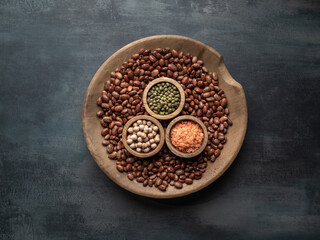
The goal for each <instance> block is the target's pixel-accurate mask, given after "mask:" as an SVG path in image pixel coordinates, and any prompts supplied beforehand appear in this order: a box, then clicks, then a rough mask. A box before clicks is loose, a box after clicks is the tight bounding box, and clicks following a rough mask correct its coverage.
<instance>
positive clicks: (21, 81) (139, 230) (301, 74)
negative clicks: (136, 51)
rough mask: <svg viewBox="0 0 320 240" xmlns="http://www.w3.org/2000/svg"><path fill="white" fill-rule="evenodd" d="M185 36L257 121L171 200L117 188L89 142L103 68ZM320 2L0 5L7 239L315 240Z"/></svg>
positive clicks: (3, 225)
mask: <svg viewBox="0 0 320 240" xmlns="http://www.w3.org/2000/svg"><path fill="white" fill-rule="evenodd" d="M155 34H180V35H185V36H189V37H192V38H195V39H198V40H200V41H203V42H205V43H207V44H209V45H210V46H212V47H214V48H215V49H217V50H218V51H219V52H220V53H221V54H222V55H223V56H224V58H225V62H226V65H227V66H228V69H229V71H230V72H231V74H232V76H233V77H234V78H235V79H236V80H238V81H239V82H240V83H241V84H242V85H243V87H244V89H245V92H246V96H247V101H248V108H249V123H248V131H247V136H246V139H245V142H244V145H243V147H242V150H241V152H240V154H239V155H238V157H237V159H236V161H235V163H234V164H233V165H232V166H231V167H230V169H229V170H228V171H227V172H226V173H225V174H224V175H223V176H222V177H221V178H220V179H219V180H218V181H216V182H215V183H214V184H212V185H211V186H209V187H208V188H206V189H205V190H203V191H201V192H199V193H196V194H194V195H191V196H189V197H185V198H182V199H176V200H161V201H160V200H152V199H146V198H143V197H139V196H135V195H133V194H131V193H129V192H126V191H125V190H123V189H121V188H120V187H118V186H117V185H115V184H114V183H113V182H111V181H110V180H109V179H108V178H107V177H106V176H105V175H104V174H103V173H102V171H100V169H99V168H98V167H97V165H96V164H95V163H94V161H93V160H92V158H91V156H90V154H89V152H88V150H87V148H86V144H85V142H84V139H83V135H82V127H81V110H82V102H83V98H84V94H85V91H86V89H87V87H88V85H89V82H90V80H91V78H92V76H93V75H94V73H95V72H96V70H97V69H98V68H99V66H100V65H101V64H102V63H103V62H104V61H105V60H106V59H107V58H108V57H109V56H110V55H111V54H112V53H114V52H115V51H116V50H118V49H119V48H121V47H122V46H124V45H126V44H128V43H130V42H131V41H134V40H137V39H139V38H142V37H146V36H150V35H155ZM319 106H320V2H319V1H316V0H315V1H298V0H292V1H271V0H270V1H254V0H248V1H236V0H228V1H225V0H217V1H209V0H206V1H195V0H193V1H183V0H176V1H165V0H162V1H147V0H144V1H138V0H131V1H129V0H127V1H112V0H109V1H102V0H98V1H84V0H82V1H80V0H79V1H71V0H70V1H69V0H68V1H49V0H38V1H37V0H12V1H11V0H1V1H0V123H1V124H0V239H3V240H9V239H23V240H29V239H39V240H42V239H319V237H320V188H319V186H320V141H319V137H320V127H319V126H320V125H319V120H320V113H319V108H320V107H319Z"/></svg>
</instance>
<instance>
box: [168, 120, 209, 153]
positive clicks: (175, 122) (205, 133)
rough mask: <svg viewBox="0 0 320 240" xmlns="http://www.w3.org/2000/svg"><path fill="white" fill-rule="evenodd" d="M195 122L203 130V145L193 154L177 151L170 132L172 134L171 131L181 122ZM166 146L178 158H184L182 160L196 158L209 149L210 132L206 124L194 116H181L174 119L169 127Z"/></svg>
mask: <svg viewBox="0 0 320 240" xmlns="http://www.w3.org/2000/svg"><path fill="white" fill-rule="evenodd" d="M188 120H189V121H193V122H195V123H197V124H198V125H199V126H200V127H201V129H202V132H203V140H202V143H201V145H200V147H199V148H198V149H197V150H196V151H194V152H192V153H185V152H181V151H179V150H178V149H176V148H175V147H174V146H173V145H172V143H171V138H170V132H171V129H172V128H173V127H174V125H176V124H177V123H178V122H181V121H188ZM166 144H167V146H168V148H169V149H170V151H171V152H172V153H173V154H175V155H177V156H178V157H182V158H192V157H195V156H198V155H199V154H201V153H202V152H203V150H204V149H205V148H206V147H207V144H208V130H207V128H206V126H205V125H204V123H203V122H202V121H201V120H200V119H198V118H196V117H194V116H191V115H183V116H179V117H177V118H175V119H173V120H172V121H171V122H170V123H169V125H168V126H167V129H166Z"/></svg>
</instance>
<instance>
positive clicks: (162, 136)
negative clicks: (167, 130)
mask: <svg viewBox="0 0 320 240" xmlns="http://www.w3.org/2000/svg"><path fill="white" fill-rule="evenodd" d="M138 120H149V121H151V122H152V123H154V124H155V125H157V127H158V128H159V134H160V142H159V144H158V146H157V147H156V148H155V149H154V150H153V151H150V152H148V153H139V152H137V151H135V150H133V149H132V148H131V147H130V146H129V145H128V143H127V131H128V128H129V127H130V126H131V125H132V124H133V123H134V122H136V121H138ZM164 139H165V134H164V130H163V127H162V125H161V123H160V122H159V121H158V120H157V119H155V118H153V117H150V116H148V115H140V116H136V117H133V118H131V119H130V120H129V121H128V122H127V123H126V125H124V128H123V130H122V143H123V146H124V147H125V148H126V149H127V150H128V152H129V153H131V154H132V155H134V156H136V157H139V158H147V157H151V156H153V155H155V154H157V153H158V152H159V151H160V150H161V148H162V147H163V144H164Z"/></svg>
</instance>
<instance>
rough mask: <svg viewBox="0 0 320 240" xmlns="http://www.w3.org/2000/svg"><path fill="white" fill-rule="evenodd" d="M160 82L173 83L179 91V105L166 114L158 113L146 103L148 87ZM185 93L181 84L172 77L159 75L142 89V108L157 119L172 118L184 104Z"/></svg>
mask: <svg viewBox="0 0 320 240" xmlns="http://www.w3.org/2000/svg"><path fill="white" fill-rule="evenodd" d="M162 82H168V83H171V84H173V85H174V86H176V87H177V88H178V90H179V93H180V103H179V106H178V108H177V109H176V110H175V111H174V112H172V113H170V114H167V115H160V114H157V113H155V112H153V111H152V110H151V109H150V107H149V104H148V101H147V97H148V92H149V91H150V89H151V88H152V87H153V86H155V85H156V84H158V83H162ZM185 99H186V97H185V93H184V90H183V88H182V87H181V85H180V84H179V83H178V82H177V81H176V80H174V79H172V78H168V77H159V78H156V79H154V80H152V81H151V82H150V83H149V84H148V85H147V86H146V88H145V89H144V91H143V96H142V102H143V106H144V108H145V109H146V111H147V112H148V113H149V114H150V115H151V116H153V117H154V118H157V119H160V120H168V119H172V118H174V117H175V116H177V115H178V114H179V113H180V112H181V111H182V109H183V107H184V104H185Z"/></svg>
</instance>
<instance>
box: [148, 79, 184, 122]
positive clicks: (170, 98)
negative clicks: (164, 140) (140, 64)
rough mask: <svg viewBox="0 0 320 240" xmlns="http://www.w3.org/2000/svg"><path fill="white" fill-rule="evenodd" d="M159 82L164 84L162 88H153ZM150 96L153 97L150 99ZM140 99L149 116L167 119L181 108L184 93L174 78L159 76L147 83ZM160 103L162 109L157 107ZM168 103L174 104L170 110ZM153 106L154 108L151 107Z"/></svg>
mask: <svg viewBox="0 0 320 240" xmlns="http://www.w3.org/2000/svg"><path fill="white" fill-rule="evenodd" d="M161 84H163V85H164V89H161V90H160V89H155V88H157V87H158V85H161ZM161 88H162V87H161ZM152 97H153V99H151V98H152ZM142 101H143V106H144V108H145V109H146V111H147V112H148V113H149V114H150V115H151V116H153V117H154V118H157V119H160V120H168V119H171V118H174V117H175V116H177V115H178V114H179V113H180V112H181V110H182V109H183V106H184V103H185V93H184V90H183V88H182V87H181V85H180V84H179V83H178V82H177V81H176V80H173V79H171V78H167V77H160V78H158V79H155V80H153V81H152V82H150V83H149V84H148V85H147V87H146V89H145V90H144V92H143V96H142ZM156 101H158V102H156ZM152 104H153V105H152ZM160 104H161V106H162V109H160V108H159V106H160ZM170 104H173V105H174V104H175V105H174V106H172V108H171V109H172V110H171V111H168V109H170V107H171V106H168V105H170ZM153 106H155V108H156V109H152V107H153ZM174 107H175V108H174Z"/></svg>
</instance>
